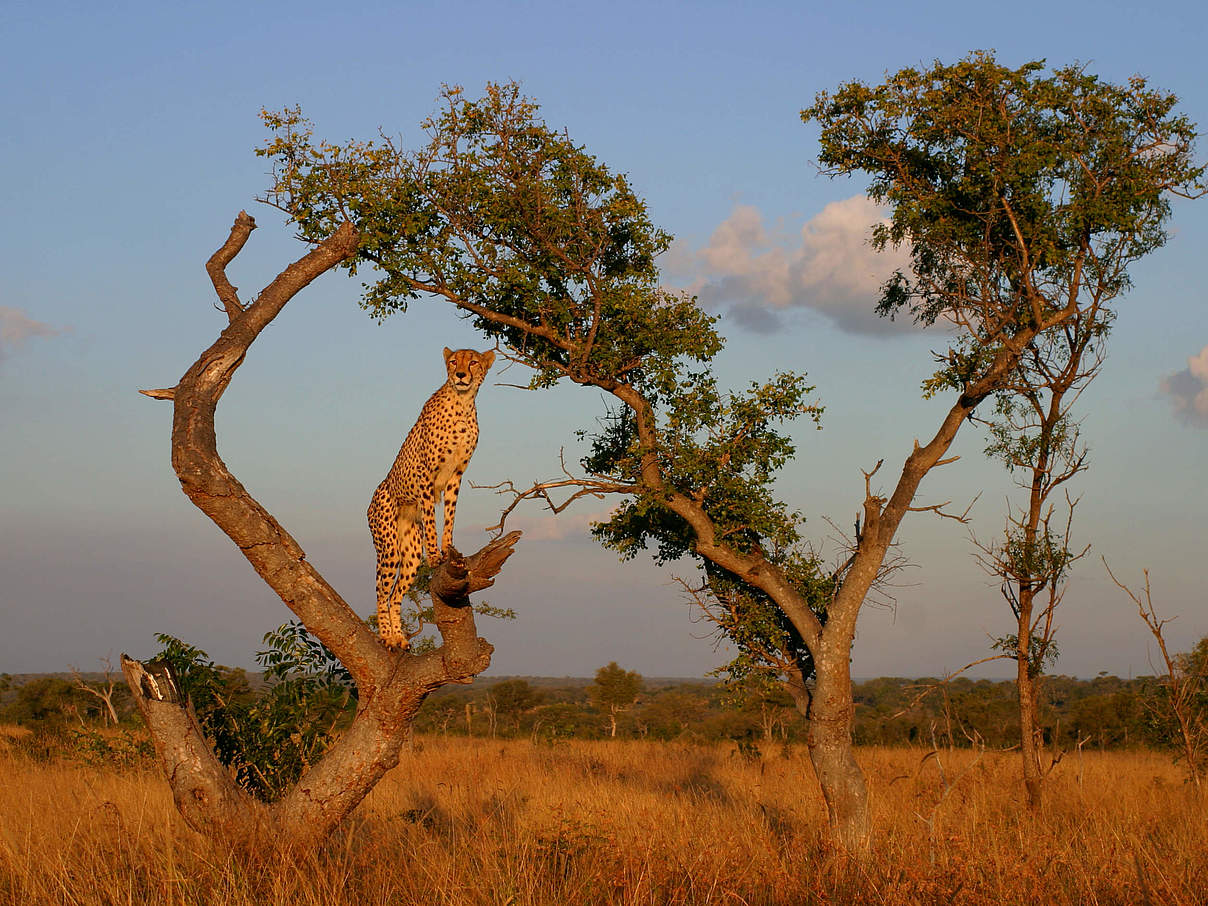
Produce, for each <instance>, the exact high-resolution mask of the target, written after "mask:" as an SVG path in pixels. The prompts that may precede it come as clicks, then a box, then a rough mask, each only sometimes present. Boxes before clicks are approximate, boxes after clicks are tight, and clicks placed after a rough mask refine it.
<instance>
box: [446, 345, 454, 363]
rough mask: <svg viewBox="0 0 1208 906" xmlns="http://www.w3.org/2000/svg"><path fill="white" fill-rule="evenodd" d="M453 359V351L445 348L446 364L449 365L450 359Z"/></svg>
mask: <svg viewBox="0 0 1208 906" xmlns="http://www.w3.org/2000/svg"><path fill="white" fill-rule="evenodd" d="M451 358H453V350H452V349H450V348H449V347H448V346H446V347H445V364H446V365H448V364H449V359H451Z"/></svg>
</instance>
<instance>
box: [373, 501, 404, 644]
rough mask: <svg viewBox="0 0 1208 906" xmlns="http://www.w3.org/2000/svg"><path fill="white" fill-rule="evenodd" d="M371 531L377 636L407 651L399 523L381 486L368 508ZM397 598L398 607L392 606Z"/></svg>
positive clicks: (393, 507)
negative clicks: (375, 563)
mask: <svg viewBox="0 0 1208 906" xmlns="http://www.w3.org/2000/svg"><path fill="white" fill-rule="evenodd" d="M368 516H369V532H370V534H371V535H372V536H373V547H374V550H375V552H376V553H377V573H376V591H377V621H378V635H379V636H380V637H381V639H382V641H383V642H385V643H386V646H387V647H389V648H406V647H407V637H406V635H404V634H403V627H402V613H401V610H402V608H401V601H402V595H405V594H406V593H407V589H406V588H404V589H403V590H402V592H401V593H399V592H398V587H399V584H400V580H401V577H400V575H399V567H400V565H401V563H400V556H399V551H400V546H399V541H400V538H399V534H398V530H399V527H400V520H399V518H398V513H397V510H396V507H395V505H394V500H393V498H392V497H391V496H390V494H389V492H388V491H386V490H385V489H384V488H381V487H379V488H378V490H377V492H376V493H375V494H374V495H373V501H372V502H371V503H370V505H369V513H368ZM396 594H397V595H398V599H399V601H400V606H399V607H394V606H392V603H393V600H394V598H395V596H396Z"/></svg>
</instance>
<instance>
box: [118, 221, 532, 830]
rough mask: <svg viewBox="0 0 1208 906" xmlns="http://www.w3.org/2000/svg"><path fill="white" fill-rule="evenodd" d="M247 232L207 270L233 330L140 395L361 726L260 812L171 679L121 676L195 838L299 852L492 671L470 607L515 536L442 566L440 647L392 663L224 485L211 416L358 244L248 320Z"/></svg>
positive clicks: (342, 232)
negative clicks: (416, 725)
mask: <svg viewBox="0 0 1208 906" xmlns="http://www.w3.org/2000/svg"><path fill="white" fill-rule="evenodd" d="M255 227H256V224H255V221H254V220H253V219H252V218H251V217H250V216H248V214H247V213H246V212H240V214H239V216H238V217H236V219H235V223H234V225H233V226H232V227H231V231H230V234H229V236H228V237H227V239H226V241H225V242H224V243H223V245H222V247H221V248H219V250H218V251H217V252H215V253H214V254H213V255H212V256H211V257H210V259H209V261H208V262H207V264H206V270H207V272H208V273H209V276H210V280H211V283H212V284H213V287H214V291H215V293H216V294H217V296H218V300H219V301H220V302H221V304H222V310H224V311H225V313H226V315H227V320H228V322H229V324H228V326H227V327H226V328H225V329H224V330H223V331H222V333H221V335H220V336H219V338H218V339H217V340H216V341H215V342H214V343H213V344H212V345H211V346H210V347H209V348H207V349H206V350H205V351H204V352H203V353H202V354H201V356H200V357H199V358H198V359H197V361H196V362H195V363H194V364H193V365H192V366H191V367H190V368H189V369H188V370H187V371H186V372H185V374H184V376H183V377H182V378H181V379H180V381H179V382H178V383H177V384H176V386H175V387H171V388H166V389H160V390H145V391H142V392H143V393H145V394H146V395H148V396H151V397H153V398H156V399H166V400H172V401H173V406H174V410H173V412H174V414H173V424H172V465H173V467H174V469H175V470H176V474H177V476H178V477H179V478H180V482H181V486H182V489H183V490H184V492H185V494H186V495H187V496H188V497H189V499H190V500H191V501H192V502H193V503H194V505H195V506H197V507H198V509H200V510H201V511H202V512H203V513H205V514H206V515H207V516H208V517H209V518H210V519H211V520H213V522H214V523H215V524H216V525H217V526H218V527H219V528H220V529H221V530H222V531H223V532H224V533H226V534H227V535H228V536H229V537H230V538H231V540H232V541H233V542H235V544H236V546H237V547H238V548H239V550H240V552H241V553H242V554H243V556H244V557H245V558H246V559H247V560H248V562H249V563H250V564H251V565H252V567H253V568H254V569H255V570H256V572H257V573H258V574H259V575H260V577H261V578H262V579H264V581H265V582H266V583H267V584H268V585H269V586H270V587H271V588H272V589H273V591H275V592H276V593H277V594H278V596H280V598H281V600H282V601H283V602H284V603H285V605H286V606H287V607H288V608H289V609H290V610H291V611H293V613H294V614H295V615H296V616H297V618H298V619H299V620H300V621H301V622H302V624H303V625H304V626H305V627H306V629H307V630H309V632H310V633H311V634H313V636H314V637H315V638H316V639H318V641H319V642H321V643H322V644H323V645H325V646H326V648H327V650H329V651H330V652H331V653H332V655H333V656H334V657H335V658H337V659H338V660H339V661H340V663H342V664H343V666H344V667H345V668H346V669H347V670H348V673H349V675H350V676H351V678H352V680H353V682H355V684H356V688H357V710H356V714H355V716H354V717H353V719H352V721H351V723H350V724H349V726H348V728H347V729H345V730H344V731H343V733H341V734H340V736H339V738H338V739H337V740H336V741H335V742H334V743H333V744H332V745H331V747H330V748H329V749H328V750H327V752H326V754H325V755H324V756H323V758H322V759H321V760H320V761H318V762H317V763H315V764H312V765H311V766H310V769H309V770H308V771H307V773H306V782H305V783H304V784H294V785H293V786H292V787H291V788H289V789H288V790H286V791H285V792H284V793H283V794H282V795H280V797H279V798H277V799H276V801H274V802H272V803H267V804H266V803H262V802H259V801H257V800H256V799H254V798H253V797H252V796H251V795H250V794H249V792H248V790H247V789H245V788H244V787H243V786H241V785H240V784H239V783H238V782H237V781H236V779H235V778H234V777H232V776H231V774H230V773H229V772H228V771H227V769H226V767H225V766H224V765H223V763H222V762H221V760H220V759H219V758H218V757H217V756H216V754H215V752H214V750H213V748H212V746H211V744H210V742H209V741H208V740H207V739H206V738H205V735H204V734H203V732H202V729H201V727H200V726H199V724H198V721H197V718H196V716H195V714H194V712H193V709H192V708H191V707H190V706H189V704H188V700H187V698H184V697H182V695H181V690H180V688H179V685H178V683H177V682H176V679H174V675H173V671H172V670H171V669H168V668H165V667H163V666H162V665H160V664H154V663H152V664H147V665H144V664H142V663H140V662H139V661H136V660H134V659H132V658H129V657H127V656H125V655H123V656H122V670H123V672H124V673H125V675H126V680H127V683H128V684H129V686H130V689H131V692H132V693H133V696H134V699H135V702H136V704H137V705H138V708H139V711H140V712H141V714H142V716H143V719H144V720H145V721H146V723H147V727H148V729H149V730H150V732H151V736H152V738H153V740H154V742H155V748H156V752H157V754H158V757H159V760H160V762H161V766H162V767H163V770H164V773H165V775H166V776H167V778H168V780H169V783H170V785H171V787H172V793H173V796H174V798H175V800H176V805H177V808H178V809H179V810H180V812H181V814H182V815H183V816H184V818H185V820H186V821H187V822H188V823H189V825H190V826H192V827H193V828H194V829H195V830H198V831H202V832H205V833H208V834H211V835H213V836H216V837H219V838H222V839H225V840H227V841H229V842H230V843H231V844H232V845H235V846H241V847H254V846H257V845H259V844H266V843H267V844H270V845H280V846H286V847H300V848H306V847H313V846H316V845H317V844H318V843H320V842H321V841H322V840H324V839H325V838H326V837H327V836H328V835H329V834H330V832H331V831H332V830H333V829H334V828H335V827H336V826H337V825H338V824H339V823H340V821H341V820H342V819H343V818H344V816H346V815H347V814H348V813H349V812H350V811H351V810H352V809H353V808H355V807H356V805H357V804H358V803H359V802H360V801H361V800H362V799H363V798H364V797H365V796H366V795H367V794H368V792H369V791H370V790H371V789H372V788H373V786H374V785H375V784H376V783H377V781H378V780H379V779H380V778H381V777H382V775H383V774H385V773H386V771H388V770H389V769H390V768H392V767H393V766H394V765H395V764H397V763H398V759H399V752H400V749H401V746H402V744H403V742H404V740H405V738H406V734H407V731H408V729H409V727H410V725H411V721H412V720H413V719H414V717H415V714H416V712H417V711H418V710H419V708H420V705H421V704H422V703H423V701H424V699H425V698H426V697H427V696H428V694H429V693H430V692H432V691H433V690H434V689H436V688H439V687H440V686H443V685H445V684H447V683H464V682H468V681H470V679H471V678H472V677H473V676H475V675H476V674H478V673H480V672H481V671H482V670H484V669H486V667H487V666H488V665H489V663H490V657H491V651H492V648H491V646H490V645H489V644H488V643H487V642H486V641H485V640H484V639H481V638H479V637H478V635H477V632H476V630H475V625H474V614H473V610H472V609H471V607H470V606H469V604H470V601H469V595H470V594H472V593H474V592H477V591H479V590H481V589H483V588H486V587H488V586H490V585H491V584H492V583H493V582H494V577H495V575H496V574H497V573H498V572H499V570H500V569H501V567H502V565H503V562H504V561H505V560H506V559H507V558H508V556H510V554H511V551H512V547H513V545H514V544H515V542H516V540H517V539H518V537H519V533H516V532H514V533H512V534H511V535H509V536H508V537H506V538H503V539H500V540H499V541H496V542H493V543H492V544H489V545H487V547H485V548H483V549H482V550H480V551H479V552H478V553H476V554H473V555H472V556H469V557H462V556H460V555H459V554H457V553H456V552H450V556H448V557H447V558H446V559H445V561H444V562H443V563H441V564H440V565H439V566H438V567H437V568H436V569H435V570H434V572H433V574H432V576H431V579H430V591H431V595H432V601H433V610H434V615H435V623H436V626H437V629H438V631H439V633H440V636H441V639H442V644H441V645H440V646H439V647H437V648H436V649H435V650H431V651H425V652H422V653H416V652H407V653H399V654H395V653H392V652H390V651H388V650H387V649H386V648H385V647H384V646H383V645H382V644H381V643H380V642H379V641H378V638H377V635H376V633H374V631H373V630H372V629H371V628H370V627H369V626H367V625H366V623H365V621H364V620H362V619H361V618H360V617H359V616H357V614H356V613H354V612H353V610H352V608H350V607H349V606H348V604H347V603H346V602H345V601H344V600H343V598H341V597H340V596H339V594H338V593H337V592H336V590H335V589H334V588H332V587H331V586H330V585H329V584H328V583H327V582H326V581H325V580H324V579H323V577H322V576H321V575H320V574H319V572H318V570H316V569H315V567H314V566H313V565H312V564H311V563H310V562H309V561H308V560H306V557H305V553H304V552H303V550H302V548H301V547H300V546H299V545H298V543H297V542H296V541H295V540H294V539H293V538H292V537H291V536H290V534H289V533H288V532H287V531H286V530H285V528H284V527H283V526H282V525H281V524H280V523H278V522H277V521H276V519H274V518H273V517H272V515H271V514H269V512H268V511H267V510H265V509H264V507H262V506H261V505H260V504H259V503H258V502H257V501H256V500H255V499H254V498H253V497H252V495H251V494H250V493H249V492H248V491H247V490H246V489H245V488H244V487H243V485H241V484H240V483H239V481H238V480H237V479H236V478H235V476H234V475H232V474H231V472H230V471H229V470H228V469H227V467H226V464H225V463H224V462H223V461H222V459H221V458H220V457H219V455H218V448H217V436H216V432H215V428H214V416H215V411H216V409H217V406H218V401H219V399H220V398H221V397H222V394H223V392H224V391H225V390H226V388H227V386H228V384H229V383H230V380H231V378H232V376H233V375H234V372H235V369H236V368H238V367H239V365H240V364H241V363H242V362H243V360H244V357H245V356H246V355H247V353H248V351H249V349H250V347H251V345H252V343H253V342H254V341H255V339H256V338H257V337H258V336H259V335H260V332H261V331H263V330H264V329H265V328H266V327H267V326H268V325H269V324H270V323H271V322H272V320H273V319H274V318H275V317H276V316H277V315H278V314H279V313H280V311H281V310H282V309H283V308H284V306H285V305H286V303H287V302H289V300H290V299H292V298H293V296H294V295H295V294H297V293H298V292H299V291H300V290H302V289H303V288H305V287H306V286H307V285H308V284H310V282H311V281H313V280H314V279H315V278H317V277H319V276H320V275H321V274H323V273H325V272H326V271H328V270H330V269H332V268H333V267H335V266H337V265H339V264H340V263H341V262H344V261H347V260H349V259H350V258H352V257H353V256H354V255H355V254H356V250H357V248H358V247H359V245H360V244H361V242H362V241H363V237H362V235H361V233H360V232H359V231H358V229H357V227H356V226H355V225H354V224H353V223H352V222H351V221H348V220H344V221H342V222H340V223H338V224H333V226H332V230H331V232H330V235H329V236H326V237H324V238H323V239H322V241H319V242H317V243H315V245H314V248H312V249H311V250H310V251H309V252H307V253H306V254H305V255H303V256H302V257H301V258H299V259H298V260H297V261H295V262H293V263H292V264H291V265H289V266H288V267H286V268H285V269H284V270H283V271H282V272H281V273H280V274H279V275H278V276H277V277H276V278H275V279H273V280H272V281H270V282H269V283H268V285H267V286H265V288H264V289H263V290H262V291H261V292H260V293H259V295H257V296H256V298H255V300H254V301H253V302H251V303H250V304H248V305H246V306H245V305H244V304H243V303H242V302H241V301H240V299H239V295H238V291H237V290H236V288H235V287H234V286H232V285H231V283H230V281H229V280H228V279H227V277H226V267H227V265H228V264H229V263H230V262H231V260H232V259H234V258H235V256H236V255H237V254H238V253H239V252H240V251H241V250H242V248H243V247H244V245H245V243H246V242H247V240H248V237H249V236H250V235H251V233H252V230H253V229H255Z"/></svg>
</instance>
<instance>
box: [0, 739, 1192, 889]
mask: <svg viewBox="0 0 1208 906" xmlns="http://www.w3.org/2000/svg"><path fill="white" fill-rule="evenodd" d="M768 749H769V750H768V751H766V752H765V753H764V756H763V757H762V758H761V759H754V760H752V759H748V758H743V757H740V756H739V755H738V754H737V753H735V752H734V750H733V747H732V746H728V747H726V746H718V747H707V746H697V745H681V744H676V743H653V742H640V741H624V742H622V741H616V742H612V741H609V742H572V743H565V744H558V745H554V746H549V745H534V744H532V743H530V742H527V741H512V740H509V741H492V740H485V739H465V738H448V739H445V738H425V739H422V740H420V742H419V743H418V744H417V746H416V748H415V751H413V752H410V753H407V754H405V755H404V757H403V760H402V763H401V764H400V765H399V767H398V768H397V769H396V770H394V771H393V772H391V774H390V775H389V776H387V777H386V778H385V780H384V781H383V782H382V783H381V784H380V785H379V786H378V788H377V789H376V790H375V791H374V793H373V795H372V796H371V797H370V798H369V799H368V800H367V801H366V802H365V803H364V804H363V805H362V806H361V808H360V809H358V811H357V812H356V814H355V816H354V818H353V820H351V821H350V822H349V823H348V824H347V825H346V826H345V828H343V829H342V830H341V831H340V833H339V834H338V835H337V836H336V838H334V839H333V840H332V841H331V842H330V844H329V845H328V846H327V847H326V848H325V850H324V851H323V852H321V853H319V854H316V855H312V856H305V857H300V858H299V857H294V858H290V857H285V856H280V855H266V856H265V857H264V858H262V859H249V858H247V857H236V856H234V855H232V854H231V853H229V852H227V851H225V850H223V849H222V848H218V847H215V846H212V845H211V844H209V843H208V842H207V841H205V840H203V839H201V838H200V837H198V836H197V835H195V834H193V833H192V832H190V831H189V830H188V829H187V828H186V827H185V826H184V824H183V823H182V821H181V820H180V818H179V817H178V816H177V814H176V812H175V809H174V807H173V805H172V800H171V796H170V794H169V793H168V790H167V786H166V784H165V783H164V782H163V781H162V780H161V779H160V778H159V777H158V776H157V775H156V774H155V773H154V772H153V771H151V770H134V771H127V772H123V773H118V772H112V771H106V770H102V769H96V768H90V767H83V766H80V765H76V764H70V763H40V762H39V763H35V762H31V761H29V760H26V759H24V758H22V757H18V756H15V755H11V754H8V755H5V754H3V753H0V906H9V904H12V906H26V904H44V903H45V904H50V903H55V904H59V903H61V904H87V906H92V904H118V903H121V904H231V906H244V904H260V903H263V904H299V906H312V904H313V906H320V904H322V906H342V904H356V906H377V904H383V906H384V904H396V903H398V904H408V903H424V904H456V906H461V904H472V906H476V904H500V906H502V904H517V906H520V904H603V903H608V904H613V903H616V904H631V903H632V904H646V903H649V904H662V903H674V904H695V903H719V904H721V903H725V904H750V906H754V904H799V903H804V904H811V903H834V904H847V903H853V904H859V903H869V904H872V903H876V904H896V903H921V904H925V903H935V904H941V903H942V904H949V903H954V904H955V903H969V904H982V903H984V904H998V903H1036V904H1041V903H1043V904H1048V903H1069V904H1115V903H1119V904H1124V903H1128V904H1134V903H1150V904H1154V906H1157V904H1195V903H1208V809H1206V805H1205V800H1204V798H1202V797H1201V796H1199V795H1198V794H1197V793H1196V792H1195V791H1194V789H1193V788H1192V787H1190V786H1189V785H1188V784H1185V783H1184V782H1183V778H1182V774H1181V772H1180V770H1179V768H1178V767H1177V766H1175V765H1173V764H1172V763H1171V760H1170V758H1169V756H1168V755H1167V754H1164V753H1149V752H1114V753H1100V752H1093V753H1092V752H1084V753H1082V754H1081V755H1079V754H1077V753H1073V754H1070V755H1067V756H1066V758H1065V760H1064V761H1063V762H1062V763H1061V764H1060V765H1059V766H1058V767H1057V769H1056V771H1055V772H1054V773H1053V775H1052V776H1051V778H1050V784H1049V791H1050V796H1049V801H1048V803H1047V805H1046V807H1045V809H1044V810H1043V811H1042V813H1040V814H1039V815H1035V816H1033V815H1030V814H1029V813H1028V812H1027V810H1026V809H1025V808H1024V807H1023V806H1022V805H1021V802H1020V795H1019V789H1018V787H1019V784H1018V780H1017V778H1018V770H1019V768H1018V763H1017V762H1018V759H1017V756H1015V755H1014V754H1013V753H1003V752H987V753H985V754H983V755H981V756H980V757H979V756H978V755H977V754H976V753H974V752H970V751H967V750H964V751H948V750H942V751H941V752H940V753H939V755H938V757H936V756H935V755H932V756H928V753H927V752H926V750H922V749H881V748H866V749H861V750H859V757H860V760H861V763H862V764H863V766H864V769H865V771H866V772H867V774H868V777H869V783H870V787H871V800H872V805H873V823H874V827H875V843H874V849H873V853H872V856H871V858H869V859H867V860H865V861H863V862H853V861H851V860H849V859H847V858H845V857H843V856H842V855H840V854H838V853H836V852H834V851H833V850H832V849H831V848H830V847H829V846H828V844H827V842H826V835H825V833H824V829H823V827H824V810H823V805H822V801H821V797H820V795H819V793H818V791H817V786H816V784H815V782H814V780H813V777H812V775H811V773H810V769H809V763H808V760H807V757H806V754H805V752H804V750H803V749H802V748H800V747H783V746H780V745H775V746H771V747H768Z"/></svg>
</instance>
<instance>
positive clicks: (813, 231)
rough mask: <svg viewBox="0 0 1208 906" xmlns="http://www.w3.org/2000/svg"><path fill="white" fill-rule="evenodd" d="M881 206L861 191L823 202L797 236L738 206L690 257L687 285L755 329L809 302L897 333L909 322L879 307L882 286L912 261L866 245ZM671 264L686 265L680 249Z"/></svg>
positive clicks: (857, 328)
mask: <svg viewBox="0 0 1208 906" xmlns="http://www.w3.org/2000/svg"><path fill="white" fill-rule="evenodd" d="M882 222H885V217H884V213H883V212H882V211H881V209H879V208H878V207H877V206H876V205H875V204H874V203H873V202H872V201H870V200H869V199H868V198H867V197H866V196H864V195H856V196H853V197H851V198H847V199H844V200H843V201H836V202H832V203H830V204H828V205H827V206H826V207H825V208H823V209H822V211H821V212H819V213H818V214H817V215H815V216H814V217H812V218H811V219H810V220H808V221H806V223H805V224H804V225H803V226H802V227H801V231H800V234H799V235H798V236H796V237H792V236H787V237H779V236H776V235H773V234H772V233H771V232H769V230H768V229H767V228H765V226H764V223H763V216H762V215H761V214H760V212H759V210H758V209H757V208H755V207H753V206H751V205H738V206H736V207H735V208H734V210H733V212H732V213H731V214H730V216H729V217H728V218H726V220H724V221H723V222H722V223H721V224H720V225H719V226H718V227H717V229H715V230H714V231H713V235H712V236H711V237H710V239H709V243H708V245H706V246H705V247H704V248H703V249H700V250H699V251H698V252H697V253H696V254H695V256H694V263H695V273H694V274H693V276H695V280H693V282H692V284H691V285H690V286H688V287H686V289H688V291H690V292H693V293H695V294H696V295H697V296H698V297H699V298H700V300H701V302H702V304H704V305H705V306H707V307H710V308H714V309H728V310H729V312H730V314H731V315H732V316H733V317H734V318H735V319H736V320H737V321H739V323H742V324H744V325H746V326H748V327H751V328H752V329H754V330H765V331H768V330H773V329H775V328H776V326H777V325H778V324H779V320H780V319H779V317H778V312H782V311H786V310H788V309H792V308H811V309H813V310H815V311H818V312H821V313H822V314H825V315H826V316H827V317H829V318H830V319H831V320H832V321H834V322H835V324H836V325H838V326H839V327H840V328H841V329H843V330H847V331H851V332H853V333H877V334H885V333H894V332H901V331H903V330H906V329H908V328H909V321H908V320H902V319H899V320H897V321H892V322H891V321H889V320H888V319H886V318H881V317H879V316H878V315H877V313H876V303H877V300H878V298H879V296H880V287H881V285H882V284H883V283H884V282H885V280H886V279H888V278H889V276H890V275H891V274H892V273H893V272H894V271H895V270H897V269H899V268H905V267H906V266H907V265H908V264H909V254H908V252H907V250H906V249H905V248H902V249H886V251H884V252H881V253H878V252H876V251H874V250H873V248H872V246H871V245H869V238H870V236H871V233H872V227H873V225H874V224H877V223H882ZM676 259H677V260H676V261H675V264H676V265H677V266H678V267H680V268H683V266H684V263H685V259H684V255H683V252H682V251H680V250H677V255H676Z"/></svg>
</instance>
